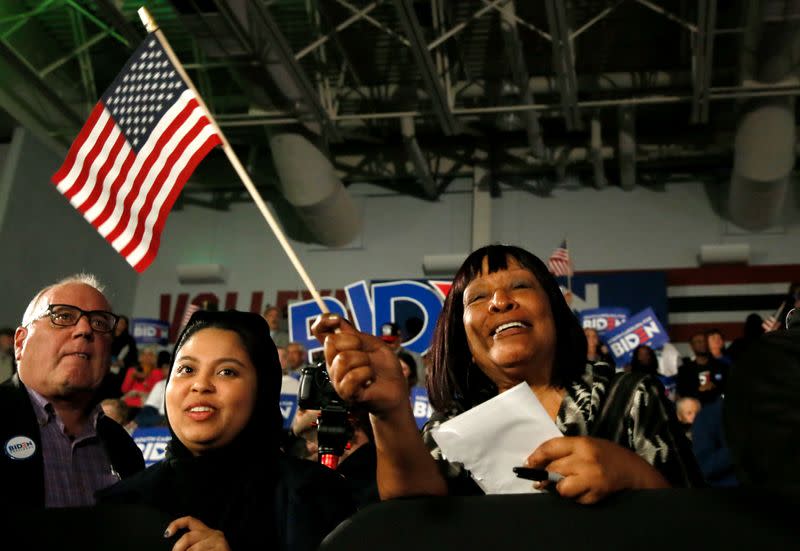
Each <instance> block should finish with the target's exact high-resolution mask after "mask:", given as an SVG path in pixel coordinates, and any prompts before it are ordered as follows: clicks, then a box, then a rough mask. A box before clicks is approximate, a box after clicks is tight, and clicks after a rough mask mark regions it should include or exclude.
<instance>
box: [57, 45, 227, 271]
mask: <svg viewBox="0 0 800 551" xmlns="http://www.w3.org/2000/svg"><path fill="white" fill-rule="evenodd" d="M137 56H138V57H137ZM126 71H127V72H126ZM111 104H113V107H110V105H111ZM219 144H221V139H220V137H219V136H218V135H217V133H216V130H215V126H214V125H213V124H212V123H211V121H210V120H209V119H208V117H207V116H206V113H205V111H204V110H203V108H202V107H201V106H200V104H199V102H198V101H197V98H196V96H195V94H194V92H192V91H191V90H190V89H189V88H187V87H186V85H185V83H183V81H182V80H180V77H179V76H178V75H177V72H176V71H175V70H174V68H173V67H172V65H171V64H170V63H169V61H168V60H166V55H165V53H164V51H163V49H162V48H161V46H160V44H158V42H157V41H156V40H155V38H153V37H148V38H146V39H145V42H144V43H143V44H142V45H141V46H140V47H139V49H138V50H137V52H136V53H134V56H133V57H132V58H131V60H129V62H128V63H127V64H126V67H125V70H124V71H123V73H121V74H120V75H119V76H118V77H117V79H116V80H115V81H114V83H113V84H112V85H111V87H109V90H108V91H106V93H105V94H104V96H103V98H102V99H101V101H100V102H98V104H97V105H96V106H95V107H94V109H93V110H92V112H91V114H90V115H89V118H88V120H87V122H86V124H85V125H84V127H83V128H82V129H81V131H80V133H79V134H78V137H77V138H76V140H75V142H74V143H73V144H72V146H71V147H70V150H69V153H68V154H67V158H66V160H65V161H64V164H63V165H62V166H61V168H60V169H59V170H58V172H56V174H55V175H54V176H53V178H52V180H53V183H54V184H55V185H56V188H57V189H58V191H59V192H60V193H62V194H63V195H64V196H65V197H66V198H67V199H68V200H69V201H70V203H71V204H72V205H73V206H74V207H75V208H76V209H77V210H78V211H79V212H80V213H81V214H82V215H83V216H84V218H85V219H86V220H87V221H88V222H89V223H90V224H91V225H92V226H93V227H94V228H95V229H97V231H98V232H99V233H100V234H101V235H102V236H103V237H104V238H105V239H106V240H107V241H108V242H109V243H110V244H111V245H112V246H113V247H114V249H115V250H116V251H118V252H119V253H120V254H121V255H122V256H123V257H124V258H125V259H126V260H127V262H128V263H129V264H130V265H131V266H133V268H134V269H135V270H136V271H137V272H142V271H144V270H145V269H146V268H147V267H148V266H149V265H150V264H151V263H152V261H153V260H154V259H155V255H156V253H157V252H158V247H159V245H160V242H161V231H162V230H163V228H164V225H165V223H166V218H167V215H168V214H169V211H170V210H171V208H172V206H173V204H174V203H175V200H176V199H177V197H178V195H179V194H180V191H181V189H182V188H183V185H184V184H185V183H186V180H188V178H189V176H190V175H191V173H192V172H193V171H194V169H195V168H196V167H197V164H198V163H199V162H200V161H201V160H202V159H203V158H204V157H205V156H206V155H207V154H208V152H209V151H210V150H211V149H213V148H214V147H215V146H217V145H219Z"/></svg>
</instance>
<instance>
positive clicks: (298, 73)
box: [214, 0, 341, 141]
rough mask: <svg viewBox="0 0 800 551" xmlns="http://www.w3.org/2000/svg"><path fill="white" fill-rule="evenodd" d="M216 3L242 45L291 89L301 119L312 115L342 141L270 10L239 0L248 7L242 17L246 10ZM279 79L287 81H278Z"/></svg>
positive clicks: (282, 85)
mask: <svg viewBox="0 0 800 551" xmlns="http://www.w3.org/2000/svg"><path fill="white" fill-rule="evenodd" d="M214 4H215V6H216V7H217V9H218V10H219V13H220V15H222V17H223V18H224V20H225V21H226V22H227V23H228V26H229V28H230V30H231V31H232V32H233V34H234V35H235V36H236V38H237V40H238V41H239V42H240V44H241V45H242V46H243V48H244V49H246V50H248V51H249V53H250V54H251V55H252V56H253V57H254V58H255V59H256V60H257V61H258V62H259V64H260V65H261V66H262V67H263V68H264V70H265V71H266V72H267V74H268V75H270V77H271V78H272V79H273V80H274V81H275V82H276V84H277V86H278V88H280V89H281V91H282V92H283V93H286V92H287V91H289V90H291V92H290V95H291V96H292V97H288V95H287V99H289V100H290V101H292V102H293V105H292V106H291V108H292V110H293V111H294V112H295V113H296V115H297V116H298V118H299V119H301V120H302V119H304V118H306V117H310V118H311V119H313V120H314V121H315V122H316V123H317V124H319V127H320V128H321V130H322V133H323V134H324V135H325V136H326V137H327V138H328V139H330V140H332V141H340V140H341V135H340V134H339V131H338V130H337V128H336V125H335V123H334V122H333V120H332V118H331V116H330V114H329V113H328V112H327V111H326V110H325V108H324V106H323V105H322V102H321V100H320V98H319V96H318V95H317V92H316V90H315V89H314V86H313V84H312V83H311V81H310V80H309V79H308V77H307V76H306V74H305V72H304V71H303V69H302V67H300V64H299V63H298V62H297V61H296V60H295V56H294V52H293V51H292V49H291V47H290V46H289V43H288V41H287V40H286V38H285V37H284V36H283V33H282V32H281V30H280V26H279V25H278V23H277V22H276V21H275V19H274V18H273V17H272V14H271V13H270V12H269V10H268V9H267V8H266V7H265V6H263V5H262V3H261V2H246V3H240V4H239V6H245V7H246V10H247V18H246V20H242V17H244V13H235V12H234V11H233V9H232V7H231V6H230V5H229V3H228V2H227V1H226V0H214ZM276 64H278V65H280V68H281V70H280V71H278V72H279V73H280V75H276V70H275V67H274V66H275V65H276ZM278 79H286V81H285V82H281V83H278V82H277V80H278ZM295 94H296V96H295Z"/></svg>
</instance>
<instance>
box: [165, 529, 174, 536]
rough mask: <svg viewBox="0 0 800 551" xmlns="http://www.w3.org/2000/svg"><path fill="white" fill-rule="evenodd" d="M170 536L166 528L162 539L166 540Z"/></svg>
mask: <svg viewBox="0 0 800 551" xmlns="http://www.w3.org/2000/svg"><path fill="white" fill-rule="evenodd" d="M171 535H172V534H170V531H169V528H167V529H166V530H164V537H165V538H168V537H170V536H171Z"/></svg>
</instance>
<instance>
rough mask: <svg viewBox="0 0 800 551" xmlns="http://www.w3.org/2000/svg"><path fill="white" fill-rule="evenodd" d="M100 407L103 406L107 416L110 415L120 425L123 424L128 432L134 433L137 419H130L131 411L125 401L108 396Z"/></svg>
mask: <svg viewBox="0 0 800 551" xmlns="http://www.w3.org/2000/svg"><path fill="white" fill-rule="evenodd" d="M100 407H102V408H103V413H104V414H105V415H106V417H110V418H111V419H113V420H114V421H116V422H117V423H119V424H120V425H122V426H123V427H124V428H125V430H126V431H127V432H128V434H133V432H134V431H135V430H136V427H137V424H136V421H131V420H130V411H129V410H128V406H127V405H125V402H123V401H122V400H120V399H119V398H106V399H105V400H103V401H102V402H100Z"/></svg>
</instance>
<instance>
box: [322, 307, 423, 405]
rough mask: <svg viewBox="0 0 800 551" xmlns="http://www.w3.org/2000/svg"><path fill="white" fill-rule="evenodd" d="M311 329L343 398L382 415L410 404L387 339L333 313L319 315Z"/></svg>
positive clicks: (398, 367) (398, 362) (401, 372)
mask: <svg viewBox="0 0 800 551" xmlns="http://www.w3.org/2000/svg"><path fill="white" fill-rule="evenodd" d="M311 332H312V333H313V335H314V336H315V337H316V338H317V339H318V340H319V341H320V342H321V343H322V344H323V346H324V349H325V363H326V364H327V366H328V374H329V375H330V378H331V382H332V383H333V387H334V388H335V389H336V392H337V393H338V394H339V396H341V397H342V399H344V400H346V401H348V402H356V403H359V404H363V405H364V406H365V407H366V408H367V410H368V411H369V412H370V413H372V414H373V415H377V416H378V417H380V416H382V415H384V414H389V413H391V412H394V411H396V410H397V408H399V407H409V402H408V383H407V382H406V378H405V377H404V376H403V370H402V368H401V367H400V361H399V360H398V359H397V355H396V354H395V353H394V352H393V351H392V350H391V349H390V348H389V347H388V346H386V344H384V342H383V341H381V340H380V339H378V338H377V337H374V336H372V335H368V334H366V333H361V332H359V331H357V330H356V329H355V328H354V327H353V326H352V325H350V323H348V322H347V321H345V320H344V319H342V317H341V316H338V315H332V314H323V315H322V316H320V317H319V318H317V320H316V321H315V322H314V324H313V325H312V327H311Z"/></svg>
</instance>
